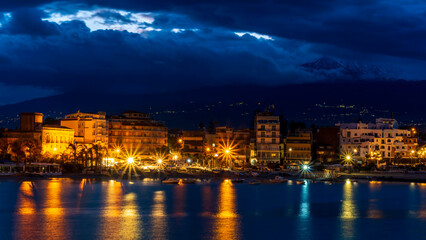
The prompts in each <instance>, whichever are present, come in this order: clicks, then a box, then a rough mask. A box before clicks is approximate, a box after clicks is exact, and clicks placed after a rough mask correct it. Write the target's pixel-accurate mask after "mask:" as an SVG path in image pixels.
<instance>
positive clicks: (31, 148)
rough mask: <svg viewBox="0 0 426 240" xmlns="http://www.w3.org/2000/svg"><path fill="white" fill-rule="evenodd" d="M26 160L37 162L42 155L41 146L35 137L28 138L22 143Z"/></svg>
mask: <svg viewBox="0 0 426 240" xmlns="http://www.w3.org/2000/svg"><path fill="white" fill-rule="evenodd" d="M22 146H23V148H24V152H25V156H26V160H29V161H30V162H32V161H34V162H37V161H38V160H39V158H40V156H41V147H40V144H38V143H37V141H36V140H34V139H27V140H25V141H24V142H23V143H22Z"/></svg>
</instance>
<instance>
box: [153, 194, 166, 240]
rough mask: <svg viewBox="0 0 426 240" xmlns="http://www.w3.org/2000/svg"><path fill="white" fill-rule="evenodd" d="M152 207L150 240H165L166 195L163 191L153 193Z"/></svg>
mask: <svg viewBox="0 0 426 240" xmlns="http://www.w3.org/2000/svg"><path fill="white" fill-rule="evenodd" d="M153 202H154V203H153V205H152V212H151V216H152V236H151V238H152V239H166V238H167V231H168V230H167V212H166V194H165V192H164V191H155V192H154V199H153Z"/></svg>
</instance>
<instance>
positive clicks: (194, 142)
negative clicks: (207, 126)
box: [182, 131, 206, 155]
mask: <svg viewBox="0 0 426 240" xmlns="http://www.w3.org/2000/svg"><path fill="white" fill-rule="evenodd" d="M205 135H206V134H205V132H204V131H182V144H183V151H184V152H185V153H187V154H190V155H197V154H202V153H203V151H204V140H205Z"/></svg>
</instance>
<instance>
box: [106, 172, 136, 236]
mask: <svg viewBox="0 0 426 240" xmlns="http://www.w3.org/2000/svg"><path fill="white" fill-rule="evenodd" d="M107 184H108V185H107V186H106V188H107V189H106V194H105V202H106V205H105V207H104V209H103V210H102V219H101V225H100V228H99V231H100V235H101V237H100V239H140V237H141V236H140V232H141V231H142V229H141V228H142V227H141V224H140V220H139V213H138V206H137V204H136V194H134V193H128V194H124V193H123V188H122V187H123V186H122V184H121V183H120V182H117V181H114V180H111V181H109V182H108V183H107ZM103 186H105V184H103Z"/></svg>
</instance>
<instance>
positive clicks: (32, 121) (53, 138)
mask: <svg viewBox="0 0 426 240" xmlns="http://www.w3.org/2000/svg"><path fill="white" fill-rule="evenodd" d="M20 126H21V129H20V130H19V131H5V132H4V133H3V138H5V139H6V141H7V143H8V144H14V143H20V144H21V148H22V150H23V151H25V148H26V147H27V146H28V145H27V144H28V143H30V142H31V143H33V145H34V149H36V148H37V149H40V153H41V154H46V153H47V154H50V155H52V156H54V155H57V154H61V153H62V152H64V151H65V150H66V149H67V148H68V146H69V144H70V143H74V130H73V129H70V128H67V127H61V126H56V125H45V124H43V114H42V113H22V114H21V124H20Z"/></svg>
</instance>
